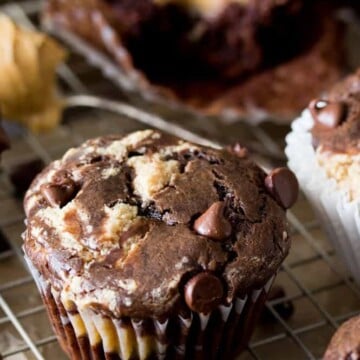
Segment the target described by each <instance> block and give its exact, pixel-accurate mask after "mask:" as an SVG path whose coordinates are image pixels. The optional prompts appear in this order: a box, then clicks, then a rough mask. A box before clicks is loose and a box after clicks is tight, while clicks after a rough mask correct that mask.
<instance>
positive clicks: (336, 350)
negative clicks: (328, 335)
mask: <svg viewBox="0 0 360 360" xmlns="http://www.w3.org/2000/svg"><path fill="white" fill-rule="evenodd" d="M353 359H355V360H356V359H360V316H357V317H354V318H352V319H350V320H348V321H347V322H345V323H344V324H342V325H341V326H340V328H339V329H338V331H337V332H336V333H335V335H334V336H333V338H332V339H331V342H330V344H329V346H328V348H327V350H326V353H325V355H324V360H353Z"/></svg>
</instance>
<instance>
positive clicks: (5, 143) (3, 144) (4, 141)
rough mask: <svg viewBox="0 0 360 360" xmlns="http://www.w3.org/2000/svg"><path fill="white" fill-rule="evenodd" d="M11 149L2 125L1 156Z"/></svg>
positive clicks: (0, 137)
mask: <svg viewBox="0 0 360 360" xmlns="http://www.w3.org/2000/svg"><path fill="white" fill-rule="evenodd" d="M9 148H10V141H9V138H8V137H7V135H6V133H5V131H4V129H3V128H2V127H1V124H0V154H1V153H2V152H3V151H5V150H7V149H9Z"/></svg>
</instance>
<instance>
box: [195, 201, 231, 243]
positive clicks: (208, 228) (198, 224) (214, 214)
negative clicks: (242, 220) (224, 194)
mask: <svg viewBox="0 0 360 360" xmlns="http://www.w3.org/2000/svg"><path fill="white" fill-rule="evenodd" d="M224 209H225V204H224V202H222V201H217V202H215V203H214V204H212V205H211V206H210V207H209V208H208V209H207V210H206V211H205V212H204V213H203V214H202V215H201V216H200V217H199V218H197V219H196V220H195V222H194V230H195V231H196V232H197V233H198V234H200V235H203V236H207V237H209V238H211V239H213V240H225V239H226V238H228V237H229V236H230V235H231V231H232V229H231V224H230V223H229V221H228V220H227V219H226V218H225V217H224Z"/></svg>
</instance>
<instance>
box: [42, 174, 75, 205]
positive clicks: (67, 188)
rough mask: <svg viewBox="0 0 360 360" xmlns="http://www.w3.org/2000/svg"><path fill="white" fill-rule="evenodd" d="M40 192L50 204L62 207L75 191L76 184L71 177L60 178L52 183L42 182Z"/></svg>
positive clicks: (73, 195)
mask: <svg viewBox="0 0 360 360" xmlns="http://www.w3.org/2000/svg"><path fill="white" fill-rule="evenodd" d="M41 192H42V194H43V195H44V197H45V199H46V200H47V202H48V203H49V204H50V205H51V206H60V207H63V206H64V205H66V204H67V203H68V202H69V201H70V200H71V199H72V198H73V197H75V193H76V184H75V183H74V181H72V180H71V179H67V178H65V179H62V180H61V181H59V182H55V183H53V184H44V185H42V186H41Z"/></svg>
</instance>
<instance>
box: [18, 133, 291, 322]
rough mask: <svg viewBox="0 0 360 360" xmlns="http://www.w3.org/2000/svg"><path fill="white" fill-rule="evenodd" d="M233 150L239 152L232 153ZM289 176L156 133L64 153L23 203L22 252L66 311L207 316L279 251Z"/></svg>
mask: <svg viewBox="0 0 360 360" xmlns="http://www.w3.org/2000/svg"><path fill="white" fill-rule="evenodd" d="M241 150H242V149H241ZM297 186H298V185H297V181H296V178H295V177H294V175H293V174H292V173H291V172H290V171H289V170H287V169H284V168H280V169H276V170H274V171H273V172H272V173H271V174H269V175H268V176H266V174H265V173H264V172H263V171H262V170H261V169H260V168H259V167H258V166H256V165H255V164H254V163H252V162H251V161H250V160H249V159H248V158H247V157H246V152H244V151H238V155H236V154H235V153H231V152H229V151H227V150H216V149H212V148H207V147H202V146H199V145H195V144H191V143H187V142H185V141H183V140H180V139H178V138H175V137H172V136H168V135H165V134H162V133H160V132H158V131H153V130H145V131H140V132H135V133H132V134H130V135H127V136H125V137H123V136H118V135H114V136H107V137H102V138H97V139H93V140H89V141H87V142H85V143H84V144H83V145H82V146H80V147H78V148H73V149H70V150H69V151H68V152H67V153H66V154H65V155H64V157H63V158H62V159H61V160H58V161H55V162H53V163H52V164H50V165H49V166H48V167H47V168H46V169H45V170H44V171H43V172H42V173H41V174H39V175H38V177H37V178H36V179H35V180H34V182H33V184H32V185H31V187H30V189H29V190H28V192H27V194H26V197H25V203H24V204H25V211H26V215H27V230H26V232H25V247H24V249H25V253H26V254H27V256H28V257H29V258H30V260H31V262H32V263H33V264H34V265H35V267H36V268H37V269H38V270H39V272H40V273H41V275H42V276H43V277H44V278H45V279H46V280H48V281H50V283H51V284H52V286H53V287H54V288H55V289H56V290H57V291H58V292H59V293H60V294H61V298H62V300H63V302H64V303H65V304H67V306H69V307H70V308H71V304H72V303H75V304H76V306H78V307H86V306H91V307H92V308H95V309H99V310H101V311H104V312H109V313H111V314H112V315H115V316H140V317H144V316H150V315H152V316H161V315H166V314H168V313H169V311H171V309H173V308H174V307H180V308H181V309H184V311H186V310H188V309H191V310H194V311H197V312H203V313H207V312H209V311H211V309H212V308H214V306H218V305H219V304H220V303H222V304H226V303H228V302H231V301H232V300H233V299H234V298H235V297H239V296H242V295H244V294H246V293H248V292H249V291H251V290H253V289H256V288H260V287H263V286H264V285H265V284H266V282H267V281H268V280H269V279H270V278H271V277H272V276H273V275H274V274H275V272H276V270H277V269H278V267H279V265H280V264H281V262H282V261H283V259H284V258H285V256H286V255H287V253H288V250H289V246H290V243H289V238H288V233H287V230H286V218H285V208H288V207H290V206H291V205H292V204H293V203H294V202H295V200H296V197H297V191H298V187H297Z"/></svg>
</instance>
